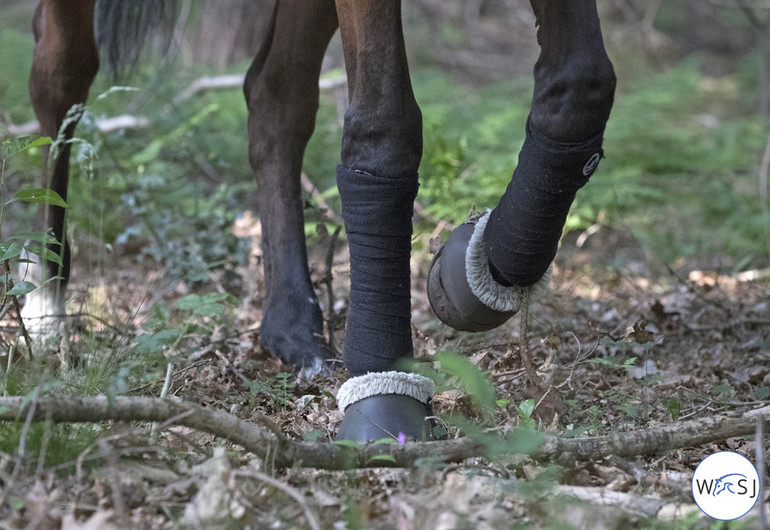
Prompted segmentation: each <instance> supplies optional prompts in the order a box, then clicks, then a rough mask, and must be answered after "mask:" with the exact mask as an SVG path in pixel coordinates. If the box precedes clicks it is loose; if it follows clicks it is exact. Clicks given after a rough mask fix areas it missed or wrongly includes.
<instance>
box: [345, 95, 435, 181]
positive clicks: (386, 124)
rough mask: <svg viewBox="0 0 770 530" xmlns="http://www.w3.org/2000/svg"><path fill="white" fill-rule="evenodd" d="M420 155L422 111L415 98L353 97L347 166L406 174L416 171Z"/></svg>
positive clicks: (347, 128)
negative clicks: (377, 101)
mask: <svg viewBox="0 0 770 530" xmlns="http://www.w3.org/2000/svg"><path fill="white" fill-rule="evenodd" d="M410 92H411V90H410ZM389 109H390V110H389ZM393 109H396V110H393ZM421 158H422V113H421V112H420V107H419V106H418V105H417V102H416V101H415V100H414V98H412V97H409V98H406V100H404V101H400V102H398V104H382V105H380V104H372V102H371V101H366V102H363V101H362V102H359V101H358V100H357V99H356V98H353V100H351V102H350V107H349V108H348V110H347V112H346V113H345V128H344V134H343V138H342V164H343V165H344V166H346V167H349V168H352V169H357V170H361V171H366V172H367V173H371V174H373V175H379V176H382V177H403V176H405V175H416V174H417V168H418V167H419V165H420V159H421Z"/></svg>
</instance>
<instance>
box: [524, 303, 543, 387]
mask: <svg viewBox="0 0 770 530" xmlns="http://www.w3.org/2000/svg"><path fill="white" fill-rule="evenodd" d="M520 319H521V320H520V323H521V325H520V326H519V355H520V356H521V363H522V364H523V365H524V368H526V370H527V375H529V378H530V380H531V381H532V384H533V385H535V386H537V387H538V388H540V387H541V386H542V384H543V381H542V379H541V378H540V375H538V373H537V370H536V369H535V365H534V364H532V358H531V357H530V355H529V353H530V352H529V334H528V333H527V324H528V323H529V289H522V300H521V316H520Z"/></svg>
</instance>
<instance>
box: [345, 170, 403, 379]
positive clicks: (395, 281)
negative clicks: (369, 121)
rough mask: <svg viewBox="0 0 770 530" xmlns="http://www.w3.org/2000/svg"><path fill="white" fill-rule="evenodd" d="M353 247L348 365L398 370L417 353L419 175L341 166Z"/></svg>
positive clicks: (360, 370) (353, 369)
mask: <svg viewBox="0 0 770 530" xmlns="http://www.w3.org/2000/svg"><path fill="white" fill-rule="evenodd" d="M337 187H338V189H339V192H340V199H341V200H342V217H343V219H344V221H345V231H346V232H347V238H348V246H349V248H350V306H349V308H348V315H347V332H346V337H345V366H346V367H347V369H348V371H349V372H350V373H351V374H352V375H354V376H358V375H362V374H366V373H368V372H383V371H387V370H392V369H393V365H394V364H395V363H396V362H397V361H398V360H399V359H402V358H404V357H411V355H412V331H411V298H410V269H409V259H410V255H411V249H412V213H413V204H414V199H415V197H416V196H417V188H418V183H417V175H412V176H409V177H404V178H392V177H379V176H376V175H372V174H369V173H366V172H363V171H356V170H352V169H348V168H346V167H344V166H337Z"/></svg>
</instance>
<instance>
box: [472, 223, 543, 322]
mask: <svg viewBox="0 0 770 530" xmlns="http://www.w3.org/2000/svg"><path fill="white" fill-rule="evenodd" d="M491 213H492V212H491V210H487V213H485V214H484V215H483V216H481V217H479V218H478V219H477V220H476V223H475V224H476V226H475V228H474V229H473V234H472V235H471V239H470V241H469V242H468V250H467V251H466V253H465V276H466V279H467V280H468V285H469V286H470V288H471V291H473V294H474V295H476V298H478V299H479V300H480V301H481V303H483V304H484V305H485V306H487V307H490V308H492V309H494V310H495V311H503V312H507V311H518V310H520V309H521V299H522V297H523V295H524V292H525V291H527V290H528V291H529V301H530V302H534V301H536V300H539V299H540V298H542V297H543V295H544V294H545V293H546V291H547V290H548V282H549V281H550V279H551V272H552V270H553V264H551V265H550V266H549V267H548V270H547V271H546V272H545V274H543V277H542V278H540V279H539V280H538V281H537V283H535V284H534V285H530V286H529V287H519V286H517V285H512V286H511V287H505V286H504V285H500V284H499V283H497V282H496V281H495V279H494V278H493V277H492V273H491V272H489V258H488V257H487V250H486V244H485V242H484V229H485V228H486V227H487V221H488V220H489V216H490V214H491Z"/></svg>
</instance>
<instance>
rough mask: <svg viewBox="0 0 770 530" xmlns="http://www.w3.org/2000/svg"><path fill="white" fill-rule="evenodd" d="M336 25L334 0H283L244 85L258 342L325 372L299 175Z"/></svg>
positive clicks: (290, 361)
mask: <svg viewBox="0 0 770 530" xmlns="http://www.w3.org/2000/svg"><path fill="white" fill-rule="evenodd" d="M336 29H337V15H336V12H335V9H334V3H333V1H332V0H312V1H309V0H285V1H280V2H277V3H276V7H275V11H274V13H273V16H272V19H271V24H270V27H269V28H268V31H267V33H266V40H265V42H264V44H263V45H262V49H261V50H260V51H259V53H258V54H257V56H256V58H255V59H254V62H253V63H252V65H251V67H250V68H249V71H248V73H247V76H246V83H245V86H244V91H245V95H246V101H247V104H248V109H249V159H250V161H251V165H252V167H253V169H254V175H255V177H256V180H257V184H258V187H259V190H258V193H259V216H260V221H261V223H262V247H263V256H264V271H265V288H266V295H265V299H264V302H263V305H262V310H263V318H262V325H261V328H260V340H261V342H262V344H263V345H264V346H265V347H266V348H267V349H268V350H269V351H270V352H271V353H272V354H274V355H277V356H278V357H280V358H281V359H282V360H283V361H284V362H286V363H288V364H294V365H296V366H297V367H298V368H300V369H302V370H304V372H305V373H306V374H308V375H311V374H313V373H317V372H319V371H320V370H322V368H323V359H324V357H325V356H326V355H325V343H324V341H323V338H322V337H323V316H322V314H321V310H320V309H319V306H318V300H317V298H316V295H315V293H314V291H313V286H312V283H311V281H310V273H309V272H308V265H307V250H306V247H305V229H304V216H303V204H302V198H301V188H300V175H301V171H302V157H303V154H304V151H305V147H306V145H307V142H308V140H309V139H310V136H311V134H312V132H313V128H314V126H315V116H316V110H317V108H318V79H319V76H320V71H321V61H322V60H323V56H324V52H325V50H326V46H327V44H328V43H329V40H330V39H331V37H332V35H333V34H334V32H335V31H336Z"/></svg>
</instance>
